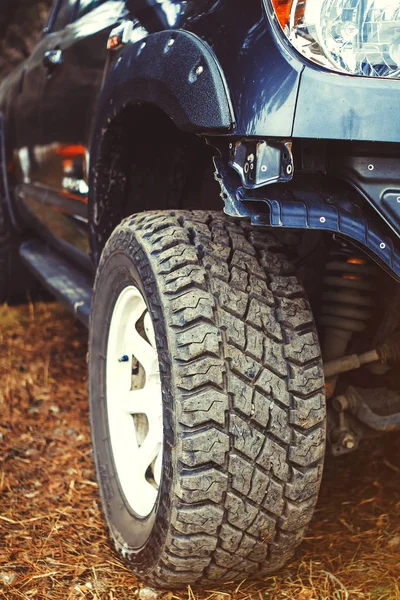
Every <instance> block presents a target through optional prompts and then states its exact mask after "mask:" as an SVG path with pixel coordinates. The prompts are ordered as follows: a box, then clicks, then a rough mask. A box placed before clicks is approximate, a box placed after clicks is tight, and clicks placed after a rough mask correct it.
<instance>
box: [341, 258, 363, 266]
mask: <svg viewBox="0 0 400 600" xmlns="http://www.w3.org/2000/svg"><path fill="white" fill-rule="evenodd" d="M346 262H347V263H349V264H350V265H365V263H366V262H367V261H366V260H364V259H363V258H355V257H354V258H348V259H347V260H346Z"/></svg>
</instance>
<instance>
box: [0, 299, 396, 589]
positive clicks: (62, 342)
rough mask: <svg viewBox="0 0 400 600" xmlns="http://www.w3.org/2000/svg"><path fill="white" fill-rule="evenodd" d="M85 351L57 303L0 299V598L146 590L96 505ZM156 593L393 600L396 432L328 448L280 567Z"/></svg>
mask: <svg viewBox="0 0 400 600" xmlns="http://www.w3.org/2000/svg"><path fill="white" fill-rule="evenodd" d="M85 355H86V332H85V330H84V329H83V327H81V326H80V325H79V324H78V323H77V322H76V321H74V319H73V318H72V317H70V316H69V315H68V314H66V313H65V312H64V311H63V309H62V308H60V307H58V306H57V305H53V304H47V305H46V304H37V305H35V306H25V307H17V308H9V307H6V306H5V307H0V598H6V599H7V600H12V599H17V598H26V599H31V598H50V599H54V600H56V599H57V600H61V599H62V600H68V599H79V598H89V599H99V600H106V599H107V600H127V599H128V598H129V599H131V598H135V597H136V596H137V595H139V597H140V596H142V595H143V594H140V589H141V585H142V584H141V582H139V581H138V580H137V579H136V578H135V576H134V575H132V574H131V573H129V572H128V571H127V570H126V569H125V568H124V566H123V565H122V564H121V563H120V561H119V560H118V559H117V558H116V556H115V554H114V552H113V550H112V548H111V547H110V545H109V544H108V541H107V535H106V531H105V527H104V523H103V519H102V516H101V513H100V510H99V501H98V495H97V485H96V483H95V475H94V469H93V463H92V457H91V445H90V433H89V424H88V408H87V398H86V363H85ZM161 596H162V594H161ZM164 597H168V598H170V599H171V598H181V599H188V600H189V599H190V600H194V598H196V599H197V598H198V599H199V600H205V599H206V598H208V599H209V600H233V599H238V600H239V599H240V600H245V599H246V598H252V599H253V598H254V599H259V600H264V599H265V600H275V599H285V598H290V599H294V600H311V599H315V600H319V599H321V600H322V599H325V598H326V599H328V598H333V599H335V600H346V599H347V598H349V599H353V598H354V599H357V600H364V599H367V598H368V599H369V598H371V599H376V600H378V599H382V600H383V599H385V600H389V599H390V600H391V599H393V600H394V599H396V600H400V436H398V437H396V436H393V437H387V438H385V439H381V440H376V441H374V442H368V443H365V444H364V445H363V446H362V448H361V450H360V451H359V452H358V453H356V454H354V455H350V456H349V457H348V458H347V459H346V458H341V459H335V460H334V459H330V458H328V460H327V465H326V470H325V481H324V486H323V491H322V494H321V497H320V500H319V504H318V508H317V512H316V517H315V519H314V522H313V523H312V525H311V527H310V529H309V532H308V536H307V540H306V541H305V543H304V544H303V545H302V546H301V548H300V551H299V552H298V555H297V557H296V559H295V560H293V562H292V563H291V564H290V565H289V566H288V567H287V568H286V569H285V570H284V571H283V572H281V573H279V574H278V575H276V576H275V577H271V578H268V579H266V580H264V581H254V580H253V581H250V580H246V581H243V582H241V584H240V585H237V584H229V582H221V583H220V585H218V589H215V590H205V591H204V590H203V591H202V590H201V588H200V587H199V588H197V587H193V589H192V588H190V587H188V588H187V589H184V590H180V591H176V592H174V593H173V594H172V593H168V594H164Z"/></svg>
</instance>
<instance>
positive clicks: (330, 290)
mask: <svg viewBox="0 0 400 600" xmlns="http://www.w3.org/2000/svg"><path fill="white" fill-rule="evenodd" d="M374 274H375V268H374V267H373V266H372V265H371V264H369V262H368V259H367V258H366V257H365V256H364V255H361V254H358V253H355V252H354V249H353V248H346V247H341V248H335V249H334V251H333V252H332V253H331V256H330V260H329V261H328V262H327V264H326V266H325V276H324V278H323V291H322V307H321V316H320V324H321V325H322V326H323V327H324V328H325V339H324V342H323V352H324V359H325V360H332V359H335V358H339V357H340V356H343V355H344V353H345V351H346V348H347V345H348V343H349V341H350V339H351V336H352V334H353V333H358V332H361V331H364V329H365V328H366V325H367V321H368V320H369V319H370V317H371V314H372V312H371V309H372V307H373V306H374V292H375V281H374Z"/></svg>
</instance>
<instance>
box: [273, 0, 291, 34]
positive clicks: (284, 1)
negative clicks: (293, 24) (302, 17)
mask: <svg viewBox="0 0 400 600" xmlns="http://www.w3.org/2000/svg"><path fill="white" fill-rule="evenodd" d="M292 4H293V0H272V5H273V7H274V9H275V14H276V16H277V18H278V21H279V23H280V26H281V27H282V29H283V28H284V27H286V25H287V24H288V23H289V18H290V11H291V9H292Z"/></svg>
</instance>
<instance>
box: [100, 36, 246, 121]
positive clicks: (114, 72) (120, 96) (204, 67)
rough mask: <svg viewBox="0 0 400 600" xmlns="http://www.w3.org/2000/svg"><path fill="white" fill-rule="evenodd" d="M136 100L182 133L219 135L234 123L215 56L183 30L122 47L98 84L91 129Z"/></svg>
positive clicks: (207, 46)
mask: <svg viewBox="0 0 400 600" xmlns="http://www.w3.org/2000/svg"><path fill="white" fill-rule="evenodd" d="M140 102H147V103H150V104H153V105H154V106H157V107H158V108H160V109H161V110H163V111H164V112H165V113H166V114H167V115H168V116H169V117H170V118H171V119H172V120H173V121H174V123H175V124H176V126H177V127H179V128H180V129H182V130H184V131H192V132H196V133H206V132H207V133H210V132H214V133H218V132H219V133H224V132H228V131H229V130H231V129H232V128H233V127H234V124H235V118H234V114H233V108H232V102H231V99H230V95H229V90H228V86H227V83H226V81H225V78H224V75H223V72H222V69H221V67H220V65H219V63H218V61H217V58H216V56H215V54H214V52H213V51H212V49H211V47H210V46H209V45H208V44H206V43H205V42H204V41H203V40H202V39H201V38H199V37H198V36H197V35H195V34H193V33H190V32H188V31H178V30H170V31H161V32H157V33H152V34H150V35H148V36H146V37H144V38H142V39H141V40H139V41H137V42H136V43H133V44H129V45H127V46H126V47H125V48H124V49H123V51H122V53H121V54H120V56H119V57H118V59H117V60H116V61H115V63H114V65H113V67H112V68H111V70H110V72H109V73H108V75H107V78H106V81H105V84H104V86H103V89H102V92H101V96H100V101H99V106H98V119H97V127H96V129H97V130H98V128H99V125H100V123H99V121H100V122H101V121H103V122H104V119H105V118H106V119H109V118H110V117H111V116H112V114H113V113H115V112H117V111H118V109H120V108H122V107H123V106H124V105H126V104H128V103H140Z"/></svg>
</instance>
